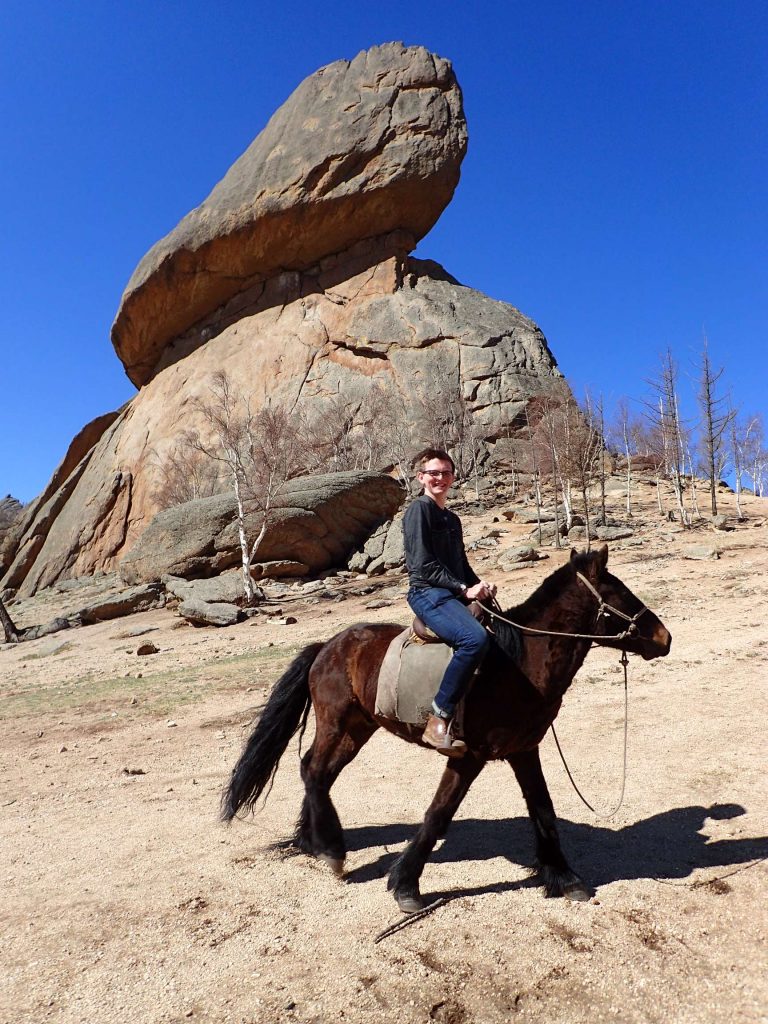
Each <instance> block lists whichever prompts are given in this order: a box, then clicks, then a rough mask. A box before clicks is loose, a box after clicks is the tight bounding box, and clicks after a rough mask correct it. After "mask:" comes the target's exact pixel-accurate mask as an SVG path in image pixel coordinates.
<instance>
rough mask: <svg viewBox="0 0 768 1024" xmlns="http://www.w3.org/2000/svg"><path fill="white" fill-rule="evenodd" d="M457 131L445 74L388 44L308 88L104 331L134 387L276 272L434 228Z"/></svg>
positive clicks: (155, 260) (455, 103)
mask: <svg viewBox="0 0 768 1024" xmlns="http://www.w3.org/2000/svg"><path fill="white" fill-rule="evenodd" d="M466 145H467V130H466V122H465V120H464V114H463V110H462V101H461V92H460V90H459V87H458V85H457V83H456V79H455V77H454V75H453V71H452V69H451V65H450V64H449V63H448V61H446V60H443V59H442V58H440V57H437V56H436V55H434V54H431V53H429V52H428V51H427V50H425V49H424V48H423V47H419V46H413V47H405V46H403V45H402V44H401V43H387V44H385V45H383V46H375V47H373V48H372V49H370V50H367V51H364V52H362V53H360V54H359V55H358V56H357V57H356V58H355V59H354V60H352V61H337V62H336V63H334V64H329V65H328V66H327V67H325V68H321V69H320V70H319V71H317V72H316V73H315V74H314V75H311V76H310V77H309V78H307V79H306V80H305V81H304V82H302V84H301V85H300V86H299V88H298V89H297V90H296V91H295V92H294V93H293V95H292V96H291V97H290V98H289V99H288V100H287V101H286V103H285V104H284V105H283V106H282V107H281V108H280V109H279V110H278V111H277V112H276V113H275V115H274V116H273V117H272V118H271V120H270V121H269V123H268V124H267V126H266V128H265V129H264V130H263V131H262V132H261V134H260V135H259V136H258V137H257V138H256V139H255V140H254V142H253V143H252V144H251V145H250V146H249V148H248V149H247V150H246V151H245V153H244V154H243V155H242V156H241V157H240V159H239V160H237V162H236V163H235V164H233V166H232V167H231V168H230V170H229V171H228V172H227V174H226V175H225V177H224V178H223V179H222V180H221V181H220V182H219V184H218V185H216V187H215V188H214V189H213V191H212V192H211V194H210V195H209V196H208V198H207V199H206V200H205V201H204V202H203V203H202V204H201V205H200V206H199V207H198V208H197V209H196V210H193V211H192V212H191V213H189V214H188V215H187V216H186V217H185V218H184V219H183V220H182V221H181V222H180V223H179V225H178V226H177V227H176V228H175V229H174V230H173V231H172V232H171V233H170V234H168V235H167V236H166V237H165V238H163V239H161V241H159V242H158V243H157V244H156V245H155V246H153V248H152V249H150V251H149V252H148V253H147V255H146V256H145V257H144V259H143V260H142V261H141V263H140V264H139V265H138V267H137V268H136V271H135V272H134V274H133V276H132V278H131V280H130V281H129V282H128V287H127V288H126V291H125V294H124V295H123V299H122V303H121V305H120V309H119V311H118V314H117V317H116V319H115V323H114V326H113V328H112V340H113V343H114V346H115V351H116V352H117V354H118V356H119V357H120V359H121V360H122V362H123V364H124V366H125V369H126V373H127V374H128V376H129V378H130V379H131V380H132V381H133V382H134V384H136V385H137V386H141V385H143V384H146V383H147V382H148V381H149V380H151V379H152V377H153V376H154V374H155V372H156V367H157V364H158V361H159V360H160V358H161V356H162V354H163V350H164V349H165V347H166V345H167V344H168V343H169V341H171V340H172V339H173V338H175V337H177V336H178V335H179V334H182V333H184V332H185V331H186V330H187V329H188V328H190V327H191V326H192V325H193V324H195V323H197V322H198V321H199V320H201V319H202V318H203V317H205V316H207V315H209V314H211V313H212V312H213V311H214V310H215V309H217V307H219V306H221V305H222V304H223V303H225V302H227V301H228V300H229V299H230V298H231V297H232V296H233V295H235V294H236V293H238V292H242V291H243V290H245V289H247V288H249V287H254V286H258V283H259V281H265V280H267V279H269V278H271V277H273V276H274V275H275V274H276V273H277V272H278V271H283V270H305V269H307V268H308V267H311V266H312V265H313V264H316V263H317V262H319V261H320V260H321V259H322V258H323V257H324V256H328V255H331V254H334V253H338V252H341V251H343V250H346V249H349V248H350V247H351V246H352V245H354V243H355V242H358V241H360V240H361V239H366V238H372V237H377V236H380V235H385V234H388V233H390V232H392V231H395V230H398V229H402V230H404V231H406V232H408V233H409V234H410V236H411V237H412V242H411V244H412V245H413V244H415V242H416V241H417V240H418V239H419V238H421V237H422V236H423V235H424V234H426V232H427V231H429V229H430V228H431V227H432V225H433V224H434V223H435V221H436V220H437V218H438V217H439V216H440V213H441V212H442V210H443V209H444V207H445V206H446V204H447V203H448V202H449V200H450V198H451V196H452V195H453V191H454V189H455V187H456V184H457V182H458V180H459V166H460V164H461V160H462V158H463V156H464V153H465V151H466Z"/></svg>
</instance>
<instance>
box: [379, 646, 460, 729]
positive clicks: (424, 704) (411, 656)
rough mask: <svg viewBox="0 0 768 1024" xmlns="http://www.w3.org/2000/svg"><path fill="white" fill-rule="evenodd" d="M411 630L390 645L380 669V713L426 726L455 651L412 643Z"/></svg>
mask: <svg viewBox="0 0 768 1024" xmlns="http://www.w3.org/2000/svg"><path fill="white" fill-rule="evenodd" d="M411 635H412V634H411V630H410V628H408V629H404V630H403V632H402V633H398V635H397V636H396V637H395V639H394V640H393V641H392V643H391V644H390V645H389V649H388V650H387V653H386V654H385V655H384V660H383V661H382V663H381V668H380V670H379V682H378V687H377V690H376V714H377V715H382V716H383V717H384V718H392V719H395V720H396V721H398V722H407V723H409V724H411V725H424V724H425V723H426V721H427V716H428V715H429V711H430V708H431V705H432V700H433V698H434V696H435V694H436V693H437V691H438V688H439V686H440V683H441V681H442V678H443V675H444V673H445V670H446V668H447V667H448V662H449V661H450V660H451V658H452V657H453V651H452V649H451V648H450V647H449V646H448V644H442V643H429V644H420V643H409V642H408V639H409V637H410V636H411Z"/></svg>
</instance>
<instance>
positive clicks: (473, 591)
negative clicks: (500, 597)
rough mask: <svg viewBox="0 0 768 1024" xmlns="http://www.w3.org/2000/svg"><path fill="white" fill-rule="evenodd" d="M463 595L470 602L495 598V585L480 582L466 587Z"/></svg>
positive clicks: (483, 581)
mask: <svg viewBox="0 0 768 1024" xmlns="http://www.w3.org/2000/svg"><path fill="white" fill-rule="evenodd" d="M465 593H466V595H467V597H468V598H469V600H470V601H485V600H487V599H488V598H489V597H496V584H495V583H486V582H485V580H480V582H479V583H474V584H473V585H472V586H471V587H467V589H466V591H465Z"/></svg>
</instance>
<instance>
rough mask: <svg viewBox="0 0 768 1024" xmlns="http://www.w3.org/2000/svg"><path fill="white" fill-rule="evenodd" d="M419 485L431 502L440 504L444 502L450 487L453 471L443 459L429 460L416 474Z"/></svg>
mask: <svg viewBox="0 0 768 1024" xmlns="http://www.w3.org/2000/svg"><path fill="white" fill-rule="evenodd" d="M417 476H418V479H419V483H420V484H421V486H422V487H423V488H424V493H425V494H428V495H429V497H430V498H432V499H433V501H436V502H437V503H438V504H442V502H443V501H444V500H445V496H446V495H447V493H448V491H449V489H450V487H451V485H452V484H453V470H452V469H451V464H450V462H446V461H445V460H444V459H430V460H429V462H428V463H426V465H425V466H423V467H422V469H420V470H419V472H418V473H417Z"/></svg>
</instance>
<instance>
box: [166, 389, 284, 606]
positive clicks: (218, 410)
mask: <svg viewBox="0 0 768 1024" xmlns="http://www.w3.org/2000/svg"><path fill="white" fill-rule="evenodd" d="M194 408H195V409H196V411H197V412H198V413H199V415H200V416H201V418H202V420H203V422H204V423H205V426H206V428H207V431H206V435H207V436H206V437H205V438H204V437H203V436H201V434H200V432H199V431H197V430H191V431H187V432H186V434H185V435H184V438H183V443H184V444H186V445H187V447H188V448H189V449H190V450H192V451H196V452H200V453H201V454H203V455H205V456H206V457H208V458H210V459H212V460H213V461H215V462H217V463H218V464H219V465H220V466H221V467H222V469H223V470H224V472H225V473H226V474H227V476H228V478H229V482H230V484H231V486H232V489H233V491H234V494H235V501H236V504H237V530H238V537H239V540H240V550H241V555H242V572H243V591H244V593H245V597H246V600H247V601H249V602H252V601H253V600H254V596H255V587H254V585H253V578H252V576H251V565H252V564H253V560H254V557H255V555H256V553H257V551H258V549H259V545H260V544H261V542H262V541H263V539H264V536H265V534H266V532H267V527H268V526H269V523H270V520H271V517H272V514H273V511H274V507H275V499H276V498H277V496H278V495H279V493H280V491H281V490H282V488H283V487H284V486H285V484H286V482H287V481H288V480H290V479H292V478H293V477H295V476H298V475H299V474H300V473H301V472H302V471H303V470H304V461H303V456H304V444H303V436H302V429H301V424H300V420H299V418H298V417H297V416H291V415H289V414H288V413H287V412H286V410H285V409H283V408H282V407H280V406H271V405H267V406H265V407H264V408H262V409H261V410H259V411H258V412H254V411H253V409H252V408H251V403H250V401H249V399H248V398H247V396H245V395H243V394H242V393H241V392H240V391H239V389H238V388H237V387H235V385H233V383H232V381H231V380H230V378H229V376H228V375H227V373H226V372H224V371H218V372H217V373H215V374H214V375H213V378H212V381H211V385H210V394H209V397H208V398H204V399H197V400H196V401H195V402H194ZM254 532H255V536H252V535H253V533H254Z"/></svg>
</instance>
